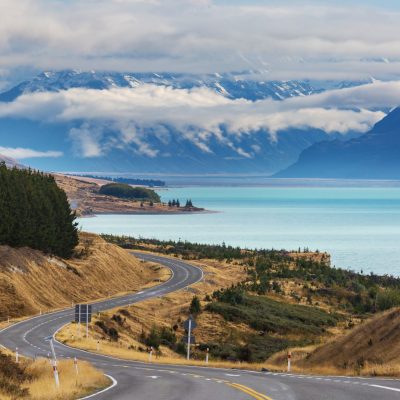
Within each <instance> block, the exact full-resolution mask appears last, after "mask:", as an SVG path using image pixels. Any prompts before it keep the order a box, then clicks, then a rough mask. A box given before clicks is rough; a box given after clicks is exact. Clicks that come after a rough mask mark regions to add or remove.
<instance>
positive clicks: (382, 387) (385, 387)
mask: <svg viewBox="0 0 400 400" xmlns="http://www.w3.org/2000/svg"><path fill="white" fill-rule="evenodd" d="M368 386H372V387H376V388H379V389H386V390H393V391H394V392H400V389H396V388H392V387H389V386H381V385H368Z"/></svg>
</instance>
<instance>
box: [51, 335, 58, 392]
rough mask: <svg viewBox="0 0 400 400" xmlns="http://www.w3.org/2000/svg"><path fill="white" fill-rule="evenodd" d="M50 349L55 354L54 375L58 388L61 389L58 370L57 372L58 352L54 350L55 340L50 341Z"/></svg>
mask: <svg viewBox="0 0 400 400" xmlns="http://www.w3.org/2000/svg"><path fill="white" fill-rule="evenodd" d="M50 348H51V352H52V354H53V374H54V381H55V383H56V387H57V388H59V387H60V379H59V377H58V370H57V357H56V352H55V350H54V345H53V339H50Z"/></svg>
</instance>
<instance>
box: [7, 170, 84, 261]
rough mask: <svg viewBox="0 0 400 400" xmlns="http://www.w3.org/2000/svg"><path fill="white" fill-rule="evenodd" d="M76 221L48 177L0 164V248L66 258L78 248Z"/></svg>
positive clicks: (62, 193)
mask: <svg viewBox="0 0 400 400" xmlns="http://www.w3.org/2000/svg"><path fill="white" fill-rule="evenodd" d="M75 218H76V215H75V213H74V212H72V210H71V208H70V205H69V203H68V199H67V196H66V194H65V192H64V191H63V190H61V189H60V188H59V187H58V186H57V184H56V182H55V180H54V178H53V177H52V176H51V175H46V174H43V173H40V172H35V171H32V170H30V169H28V170H21V169H17V168H13V169H8V168H7V167H6V166H5V164H4V163H0V244H7V245H10V246H14V247H21V246H27V247H31V248H34V249H38V250H42V251H44V252H46V253H51V254H55V255H58V256H60V257H65V258H68V257H70V256H71V255H72V253H73V249H74V248H75V246H76V245H77V244H78V228H77V223H76V222H75Z"/></svg>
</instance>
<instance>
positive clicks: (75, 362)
mask: <svg viewBox="0 0 400 400" xmlns="http://www.w3.org/2000/svg"><path fill="white" fill-rule="evenodd" d="M74 366H75V372H76V375H79V368H78V360H77V358H76V357H74Z"/></svg>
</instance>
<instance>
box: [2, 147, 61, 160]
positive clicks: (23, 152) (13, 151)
mask: <svg viewBox="0 0 400 400" xmlns="http://www.w3.org/2000/svg"><path fill="white" fill-rule="evenodd" d="M0 154H2V155H4V156H6V157H11V158H15V159H16V160H23V159H25V158H46V157H49V158H58V157H62V155H63V153H62V152H61V151H36V150H33V149H26V148H22V147H16V148H14V147H1V146H0Z"/></svg>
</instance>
